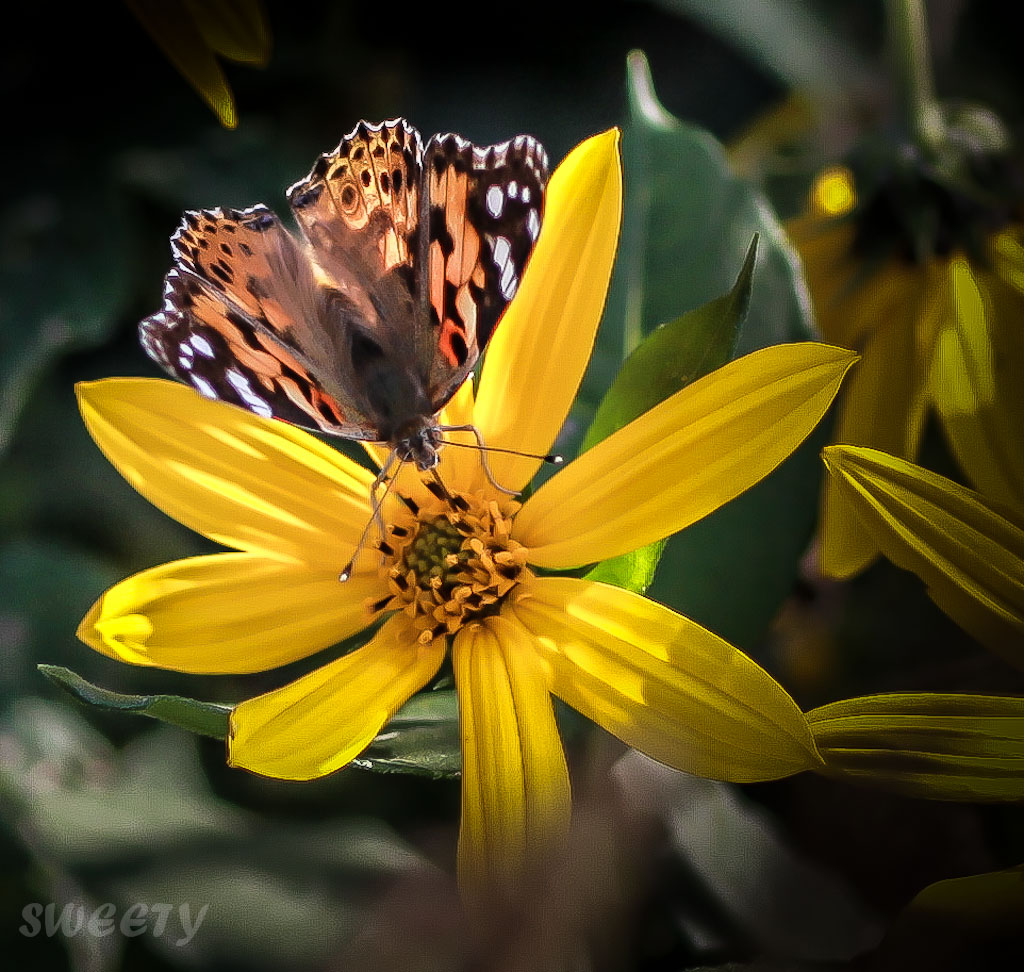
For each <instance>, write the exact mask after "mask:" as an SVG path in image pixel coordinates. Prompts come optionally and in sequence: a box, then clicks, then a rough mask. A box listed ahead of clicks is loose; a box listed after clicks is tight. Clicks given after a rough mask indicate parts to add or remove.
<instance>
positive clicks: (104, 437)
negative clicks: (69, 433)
mask: <svg viewBox="0 0 1024 972" xmlns="http://www.w3.org/2000/svg"><path fill="white" fill-rule="evenodd" d="M77 392H78V403H79V407H80V409H81V411H82V418H83V419H84V420H85V424H86V427H87V428H88V430H89V434H90V435H91V436H92V437H93V439H94V440H95V442H96V444H97V445H98V446H99V447H100V449H102V450H103V453H104V454H105V455H106V457H107V458H108V459H109V460H110V461H111V462H112V463H113V464H114V466H116V467H117V470H118V472H120V473H121V475H122V476H124V478H125V479H127V480H128V482H129V483H131V485H132V486H134V487H135V489H137V490H138V491H139V492H140V493H141V494H142V495H143V496H145V497H146V499H148V500H149V501H150V502H151V503H153V504H154V505H156V506H158V507H160V509H162V510H163V511H164V512H165V513H167V514H168V515H169V516H173V517H174V518H175V519H176V520H178V521H180V522H181V523H184V524H185V525H186V526H188V527H191V528H192V529H193V530H195V531H197V532H198V533H201V534H203V535H204V536H206V537H209V538H210V539H211V540H215V541H216V542H217V543H222V544H224V545H225V546H228V547H237V548H238V549H241V550H247V551H249V552H251V553H261V554H265V555H269V556H277V557H287V558H291V559H294V560H297V561H302V562H304V563H307V564H310V565H313V566H317V567H324V568H326V569H329V570H330V569H333V570H335V571H340V570H341V569H342V567H344V565H345V564H346V562H347V561H348V559H349V557H351V555H352V550H353V548H354V547H355V544H356V543H357V541H358V539H359V535H360V534H361V533H362V531H363V528H364V527H365V526H366V524H367V522H368V520H369V518H370V506H369V487H370V483H371V482H372V480H373V475H372V474H371V473H370V472H368V471H367V470H365V469H363V468H362V467H360V466H358V465H356V463H354V462H352V461H351V460H350V459H347V458H346V457H345V456H343V455H342V454H341V453H339V452H337V451H336V450H334V449H332V448H330V446H327V445H324V444H323V443H322V442H319V441H318V440H317V439H315V438H313V436H311V435H309V434H308V433H306V432H303V431H302V430H301V429H296V428H293V427H292V426H290V425H286V424H285V423H284V422H277V421H274V420H271V419H262V418H259V417H258V416H256V415H251V414H250V413H249V412H246V411H245V410H244V409H241V408H236V407H234V406H232V405H225V404H224V403H222V402H213V401H208V400H207V399H205V398H203V397H202V396H200V395H198V394H197V393H196V392H194V391H193V390H192V389H191V388H187V387H186V386H185V385H180V384H178V383H176V382H171V381H159V380H153V379H148V378H111V379H107V380H105V381H94V382H83V383H81V384H79V385H78V386H77Z"/></svg>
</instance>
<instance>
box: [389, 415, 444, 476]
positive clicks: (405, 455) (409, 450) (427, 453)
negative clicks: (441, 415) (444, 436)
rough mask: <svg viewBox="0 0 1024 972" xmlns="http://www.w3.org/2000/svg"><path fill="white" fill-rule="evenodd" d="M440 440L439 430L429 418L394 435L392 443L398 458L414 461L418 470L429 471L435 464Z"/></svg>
mask: <svg viewBox="0 0 1024 972" xmlns="http://www.w3.org/2000/svg"><path fill="white" fill-rule="evenodd" d="M441 441H442V440H441V430H440V429H439V428H438V427H437V423H436V422H435V421H434V420H433V419H432V418H431V419H422V420H419V421H418V422H417V425H416V427H414V428H412V429H409V430H404V431H403V432H402V433H401V434H399V435H398V436H396V437H395V443H394V444H395V451H396V452H397V454H398V456H399V458H401V459H402V460H403V461H405V462H414V463H416V468H417V469H419V470H420V472H429V471H430V470H431V469H433V468H434V467H435V466H437V460H438V455H437V450H438V448H439V446H440V445H441Z"/></svg>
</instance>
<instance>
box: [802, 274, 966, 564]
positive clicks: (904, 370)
mask: <svg viewBox="0 0 1024 972" xmlns="http://www.w3.org/2000/svg"><path fill="white" fill-rule="evenodd" d="M950 293H951V289H950V284H949V274H948V268H947V270H946V271H940V270H939V269H933V271H929V272H926V271H925V270H924V269H922V271H921V275H920V279H919V280H918V283H917V287H916V288H915V289H914V290H913V291H907V292H906V293H905V294H904V298H905V299H904V300H903V301H902V302H901V303H900V305H899V306H898V307H897V308H894V309H893V310H892V311H891V314H892V315H894V316H890V317H889V318H888V319H887V320H886V321H885V322H884V323H883V324H882V325H881V326H879V327H878V328H877V329H876V331H875V333H874V334H873V335H872V337H871V339H870V341H869V342H868V344H867V345H866V347H865V348H864V355H863V360H862V361H861V362H860V364H859V365H858V366H857V368H856V369H855V371H854V372H853V374H852V375H851V376H850V380H849V381H848V382H847V383H846V385H845V386H844V388H843V394H842V396H841V399H840V403H839V418H838V421H837V422H836V431H835V435H834V436H833V441H835V442H842V443H850V444H852V445H863V446H870V447H872V448H875V449H882V450H884V451H886V452H890V453H892V454H893V455H898V456H902V457H904V458H908V459H910V458H913V457H914V456H915V455H916V454H917V448H918V443H919V442H920V438H921V431H922V428H923V426H924V418H925V408H926V406H927V404H928V399H929V386H928V381H929V376H930V373H931V369H932V362H933V359H934V355H935V346H936V342H937V340H938V335H939V332H940V330H941V329H942V326H943V323H944V322H945V321H946V320H948V319H949V316H950V311H951V307H952V303H951V300H952V299H951V297H950ZM877 555H878V547H877V546H875V544H874V542H873V541H872V540H871V537H870V535H869V534H867V533H866V532H865V530H864V529H863V527H862V525H861V522H860V519H859V517H858V516H857V514H856V512H855V511H854V510H853V509H851V507H850V506H849V504H848V503H847V502H846V501H845V499H844V498H843V495H842V493H840V492H838V491H837V490H836V488H835V485H834V484H833V483H831V482H826V483H825V488H824V494H823V514H822V553H821V557H822V569H823V571H824V572H825V573H826V574H827V575H828V576H830V577H839V578H845V577H852V576H853V575H854V574H857V573H859V572H860V571H862V570H863V569H864V568H865V567H867V566H868V564H870V563H871V562H872V561H873V560H874V559H875V557H876V556H877Z"/></svg>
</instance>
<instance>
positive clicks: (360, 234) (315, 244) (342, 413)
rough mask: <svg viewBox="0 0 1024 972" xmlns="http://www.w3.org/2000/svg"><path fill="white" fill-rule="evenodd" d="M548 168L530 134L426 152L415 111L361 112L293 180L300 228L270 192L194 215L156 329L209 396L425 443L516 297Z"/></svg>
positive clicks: (339, 431) (160, 341)
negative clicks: (366, 117) (293, 228)
mask: <svg viewBox="0 0 1024 972" xmlns="http://www.w3.org/2000/svg"><path fill="white" fill-rule="evenodd" d="M546 181H547V159H546V157H545V154H544V150H543V149H542V148H541V146H540V145H539V144H538V143H537V142H536V141H535V140H534V139H532V138H530V137H529V136H525V135H520V136H517V137H516V138H515V139H513V140H511V141H509V142H504V143H502V144H501V145H493V146H490V147H489V148H483V149H481V148H476V147H474V146H473V145H471V144H470V143H469V142H467V141H465V140H464V139H462V138H460V137H459V136H457V135H437V136H434V137H433V138H432V139H431V140H430V142H429V143H428V145H427V147H426V149H425V150H424V148H423V145H422V140H421V139H420V136H419V133H418V132H417V131H416V129H414V128H413V127H412V126H411V125H409V124H408V123H407V122H406V121H405V120H404V119H395V120H393V121H389V122H382V123H381V124H379V125H370V124H367V123H366V122H360V123H359V124H358V125H357V126H356V127H355V129H353V131H352V132H350V133H349V134H348V135H347V136H346V137H345V138H344V139H342V141H341V144H340V145H339V146H338V148H337V149H336V150H335V151H334V152H332V153H330V154H327V155H323V156H321V157H320V158H319V159H318V160H317V162H316V164H315V165H314V166H313V169H312V171H311V172H310V174H309V175H308V176H307V177H306V178H305V179H303V180H301V181H299V182H297V183H295V184H294V185H293V186H292V187H291V188H290V189H289V190H288V200H289V202H290V204H291V207H292V210H293V212H294V214H295V217H296V219H297V221H298V223H299V226H300V228H301V230H302V237H301V238H297V237H296V236H294V235H292V234H291V233H289V232H288V230H287V229H285V228H284V226H283V225H282V224H281V222H280V220H279V219H278V218H277V216H276V215H275V214H274V213H272V212H271V211H270V210H269V209H267V208H266V207H265V206H255V207H253V208H252V209H247V210H242V211H237V210H221V209H213V210H203V211H199V212H190V213H187V214H186V215H185V218H184V221H183V223H182V225H181V227H180V228H179V230H178V232H177V233H175V235H174V237H173V238H172V251H173V254H174V261H175V265H174V268H173V269H172V270H171V271H170V273H168V275H167V278H166V281H165V290H164V306H163V308H162V309H161V310H160V311H159V312H158V313H156V314H154V315H152V316H151V317H148V318H146V320H144V321H143V322H142V324H141V325H140V334H141V339H142V345H143V347H144V348H145V350H146V351H147V352H148V353H149V354H150V356H151V357H153V358H154V359H155V360H156V361H158V362H159V363H160V364H161V365H163V366H164V367H165V368H166V369H167V370H168V371H170V372H171V373H172V374H173V375H175V376H176V377H178V378H181V379H182V380H184V381H187V382H189V383H190V384H192V385H193V386H194V387H195V388H196V389H198V390H199V391H200V392H202V393H203V394H204V395H207V396H208V397H211V398H219V399H222V400H224V401H227V402H231V403H233V404H236V405H241V406H242V407H244V408H247V409H249V410H250V411H252V412H255V413H257V414H259V415H265V416H273V417H275V418H279V419H283V420H285V421H287V422H292V423H294V424H297V425H303V426H306V427H307V428H311V429H314V430H316V431H323V432H328V433H332V434H336V435H342V436H346V437H349V438H360V439H373V440H377V441H391V442H392V443H393V444H400V443H401V442H406V443H408V442H411V441H412V439H411V438H410V437H413V436H417V435H418V434H419V432H420V430H423V429H425V428H429V426H430V425H431V424H432V423H434V418H433V416H434V415H435V413H436V412H437V411H439V410H440V409H441V408H442V407H443V406H444V404H445V403H446V402H447V401H448V399H449V398H450V397H451V395H452V394H454V392H455V390H456V388H458V386H459V385H460V384H461V383H462V381H463V380H464V379H465V378H466V376H467V375H468V374H469V372H470V371H471V370H472V368H473V366H474V364H475V363H476V361H477V360H478V358H479V356H480V353H481V351H482V350H483V348H484V346H485V345H486V343H487V339H488V338H489V337H490V335H491V333H492V331H493V330H494V327H495V325H496V323H497V321H498V319H499V318H500V317H501V314H502V313H503V312H504V310H505V308H506V307H507V305H508V303H509V301H510V300H511V299H512V296H513V295H514V293H515V291H516V289H517V287H518V285H519V281H520V280H521V278H522V274H523V271H524V269H525V267H526V263H527V261H528V259H529V256H530V253H531V251H532V249H533V244H534V242H535V240H536V238H537V235H538V233H539V231H540V224H541V219H542V215H543V198H544V189H545V185H546ZM430 448H432V447H427V448H426V452H420V453H419V454H418V455H419V456H422V457H423V458H424V459H426V460H429V459H430V455H429V453H430ZM403 454H410V455H411V454H412V450H411V449H410V450H409V451H408V452H405V453H403ZM417 461H419V459H418V460H417ZM434 461H436V460H434ZM424 468H427V467H424Z"/></svg>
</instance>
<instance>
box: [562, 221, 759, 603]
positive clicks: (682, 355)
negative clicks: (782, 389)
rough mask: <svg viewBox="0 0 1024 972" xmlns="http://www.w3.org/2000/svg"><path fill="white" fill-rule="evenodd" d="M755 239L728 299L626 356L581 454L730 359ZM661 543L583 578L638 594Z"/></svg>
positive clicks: (663, 329) (662, 330) (659, 332)
mask: <svg viewBox="0 0 1024 972" xmlns="http://www.w3.org/2000/svg"><path fill="white" fill-rule="evenodd" d="M757 239H758V237H757V235H756V234H755V235H754V238H753V240H751V242H750V247H749V249H748V250H747V256H746V259H745V260H744V261H743V267H742V269H741V270H740V273H739V276H738V277H737V278H736V283H735V284H733V287H732V289H731V290H730V291H729V292H728V293H727V294H724V295H723V296H721V297H718V298H716V299H715V300H712V301H709V302H708V303H707V304H704V305H703V306H702V307H698V308H696V309H694V310H690V311H687V312H686V313H685V314H683V315H682V316H681V317H677V318H676V319H675V320H674V321H670V322H668V323H667V324H663V325H661V326H660V327H659V328H657V329H656V330H655V331H653V332H652V333H651V334H649V335H648V336H647V337H646V338H645V339H644V340H643V341H642V342H641V343H640V345H639V346H638V347H637V348H636V349H635V350H634V351H633V353H632V354H630V356H629V357H628V358H627V359H626V361H625V364H623V366H622V368H621V369H620V371H619V374H618V377H616V379H615V381H614V382H612V386H611V388H609V389H608V391H607V393H606V394H605V396H604V398H603V399H601V404H600V405H598V407H597V414H596V415H595V416H594V420H593V422H591V423H590V428H589V429H588V430H587V434H586V436H584V439H583V446H582V447H581V451H582V452H585V451H586V450H587V449H589V448H590V447H591V446H593V445H596V444H597V443H598V442H600V441H601V440H602V439H604V438H606V437H607V436H609V435H611V434H612V433H613V432H616V431H618V430H619V429H621V428H622V427H623V426H625V425H628V424H629V423H630V422H632V421H633V420H634V419H635V418H638V417H639V416H640V415H643V413H644V412H646V411H648V410H649V409H652V408H654V406H655V405H657V404H658V403H659V402H663V401H664V400H665V399H666V398H668V397H669V396H670V395H674V394H675V393H676V392H677V391H679V390H680V389H681V388H685V387H686V386H687V385H689V384H690V383H691V382H693V381H696V380H697V379H698V378H703V377H704V375H707V374H710V372H712V371H714V370H715V369H716V368H720V367H721V366H722V365H724V364H725V363H726V362H728V361H729V360H730V359H731V358H732V355H733V351H734V350H735V348H736V340H737V338H738V336H739V330H740V325H741V324H742V323H743V319H744V317H745V316H746V313H747V307H748V306H749V304H750V286H751V281H752V279H753V274H754V264H755V262H756V260H757ZM665 543H666V541H664V540H657V541H655V542H654V543H652V544H648V545H647V546H646V547H641V548H640V549H639V550H632V551H630V552H629V553H628V554H623V555H622V556H621V557H612V558H611V559H609V560H606V561H604V562H602V563H600V564H598V565H597V566H596V567H595V568H594V569H593V570H592V571H590V572H589V573H588V574H587V579H588V580H595V581H603V582H604V583H607V584H615V585H616V586H617V587H624V588H626V589H627V590H631V591H636V592H637V593H639V594H642V593H644V591H646V590H647V588H648V586H649V585H650V583H651V581H653V580H654V572H655V570H656V569H657V566H658V561H659V560H660V559H661V555H662V552H663V551H664V549H665Z"/></svg>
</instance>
